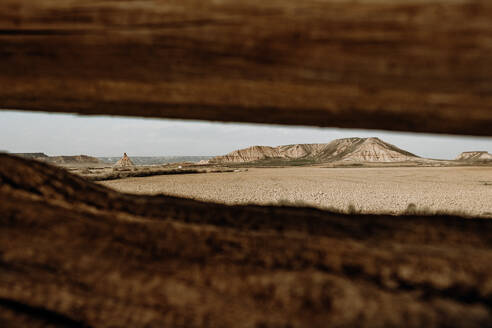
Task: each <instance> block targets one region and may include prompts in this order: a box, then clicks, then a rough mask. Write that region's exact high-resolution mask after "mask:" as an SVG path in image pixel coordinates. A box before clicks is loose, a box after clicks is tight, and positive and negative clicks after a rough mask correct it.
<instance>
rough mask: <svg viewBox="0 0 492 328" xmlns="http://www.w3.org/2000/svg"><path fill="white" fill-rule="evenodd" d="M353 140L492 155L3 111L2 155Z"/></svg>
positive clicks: (262, 130) (206, 125) (257, 129)
mask: <svg viewBox="0 0 492 328" xmlns="http://www.w3.org/2000/svg"><path fill="white" fill-rule="evenodd" d="M348 137H379V138H380V139H382V140H384V141H386V142H389V143H392V144H394V145H395V146H397V147H400V148H402V149H405V150H407V151H410V152H412V153H414V154H416V155H419V156H423V157H429V158H439V159H452V158H455V157H456V156H457V155H458V154H459V153H461V152H463V151H470V150H485V151H488V152H491V153H492V138H477V137H464V136H447V135H431V134H417V133H400V132H387V131H380V130H355V129H336V128H312V127H291V126H279V125H260V124H232V123H215V122H206V121H184V120H164V119H143V118H123V117H110V116H78V115H72V114H48V113H31V112H16V111H0V151H8V152H44V153H46V154H47V155H50V156H54V155H79V154H85V155H90V156H121V154H122V153H123V152H126V153H128V155H129V156H174V155H176V156H186V155H190V156H191V155H201V156H207V155H223V154H226V153H228V152H231V151H233V150H236V149H240V148H245V147H249V146H253V145H265V146H278V145H287V144H295V143H328V142H330V141H332V140H333V139H338V138H348Z"/></svg>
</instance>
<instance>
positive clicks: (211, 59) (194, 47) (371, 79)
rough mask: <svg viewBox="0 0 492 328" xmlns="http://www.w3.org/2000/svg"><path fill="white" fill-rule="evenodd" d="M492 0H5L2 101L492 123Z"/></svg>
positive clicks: (53, 106)
mask: <svg viewBox="0 0 492 328" xmlns="http://www.w3.org/2000/svg"><path fill="white" fill-rule="evenodd" d="M491 58H492V4H491V3H490V2H489V1H484V0H483V1H482V0H477V1H472V0H462V1H458V0H447V1H442V0H441V1H420V0H400V1H375V0H363V1H352V0H350V1H349V0H338V1H316V0H304V1H298V0H282V1H280V0H276V1H260V0H222V1H213V0H199V1H198V0H166V1H144V0H136V1H130V0H122V1H103V0H93V1H74V0H64V1H62V0H46V1H42V2H41V1H32V0H2V1H1V2H0V108H1V109H24V110H44V111H56V112H76V113H81V114H111V115H135V116H149V117H150V116H151V117H167V118H184V119H205V120H220V121H239V122H258V123H281V124H298V125H299V124H300V125H316V126H337V127H347V128H378V129H389V130H402V131H417V132H438V133H454V134H469V135H482V136H491V135H492V128H491V127H492V59H491Z"/></svg>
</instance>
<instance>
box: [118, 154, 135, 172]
mask: <svg viewBox="0 0 492 328" xmlns="http://www.w3.org/2000/svg"><path fill="white" fill-rule="evenodd" d="M113 167H114V168H117V169H118V168H119V169H130V168H133V167H135V164H133V162H132V160H131V159H130V157H128V155H127V154H126V153H124V154H123V157H122V158H120V159H119V160H118V162H116V164H115V165H114V166H113Z"/></svg>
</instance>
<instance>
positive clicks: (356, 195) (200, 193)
mask: <svg viewBox="0 0 492 328" xmlns="http://www.w3.org/2000/svg"><path fill="white" fill-rule="evenodd" d="M102 184H104V185H106V186H109V187H111V188H114V189H116V190H119V191H123V192H128V193H140V194H158V193H165V194H170V195H178V196H185V197H190V198H194V199H200V200H212V201H218V202H222V203H227V204H246V203H257V204H271V203H279V202H280V203H283V202H290V203H298V204H304V205H311V206H316V207H321V208H329V207H334V208H336V209H340V210H346V209H347V208H348V207H349V205H351V204H352V205H353V206H354V207H355V208H356V209H357V210H360V211H362V212H363V213H398V212H402V211H405V210H406V209H407V207H408V205H409V204H410V203H414V204H416V205H417V208H418V209H425V210H428V209H430V210H431V211H446V212H455V211H458V212H463V211H464V212H466V213H467V214H471V215H480V216H486V217H492V168H491V167H454V168H448V167H446V168H442V167H441V168H320V167H289V168H254V169H249V170H248V171H241V172H234V173H220V174H213V173H212V174H193V175H177V176H173V175H168V176H153V177H144V178H129V179H122V180H115V181H105V182H102Z"/></svg>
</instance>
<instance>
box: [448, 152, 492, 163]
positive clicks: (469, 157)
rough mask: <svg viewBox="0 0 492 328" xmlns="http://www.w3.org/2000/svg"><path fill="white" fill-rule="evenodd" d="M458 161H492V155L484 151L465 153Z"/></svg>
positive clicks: (460, 155)
mask: <svg viewBox="0 0 492 328" xmlns="http://www.w3.org/2000/svg"><path fill="white" fill-rule="evenodd" d="M455 160H457V161H492V154H490V153H488V152H486V151H484V150H478V151H465V152H462V153H461V154H459V155H458V157H456V159H455Z"/></svg>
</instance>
